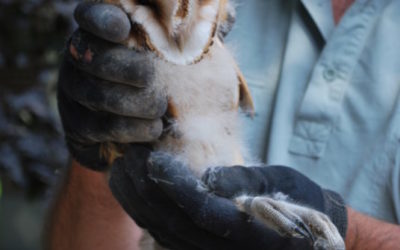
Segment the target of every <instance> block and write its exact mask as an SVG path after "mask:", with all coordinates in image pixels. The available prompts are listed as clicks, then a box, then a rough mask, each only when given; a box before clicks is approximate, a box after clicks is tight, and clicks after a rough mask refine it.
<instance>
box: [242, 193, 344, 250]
mask: <svg viewBox="0 0 400 250" xmlns="http://www.w3.org/2000/svg"><path fill="white" fill-rule="evenodd" d="M236 203H237V204H238V207H239V209H240V210H242V211H243V212H246V213H248V214H251V215H253V216H255V217H256V218H258V219H260V220H261V221H262V222H263V223H265V224H266V225H267V226H268V227H269V228H271V229H273V230H274V231H276V232H278V233H279V234H281V235H283V236H291V237H296V238H306V239H308V240H309V241H310V242H311V243H312V244H313V246H314V249H326V250H342V249H343V250H344V249H345V245H344V242H343V239H342V237H341V236H340V234H339V232H338V230H337V229H336V227H335V225H334V224H333V223H332V222H331V221H330V219H329V217H328V216H326V215H325V214H323V213H320V212H318V211H316V210H313V209H310V208H306V207H302V206H299V205H296V204H293V203H290V202H288V201H285V200H283V199H273V198H271V197H265V196H258V197H249V196H241V197H239V198H237V199H236Z"/></svg>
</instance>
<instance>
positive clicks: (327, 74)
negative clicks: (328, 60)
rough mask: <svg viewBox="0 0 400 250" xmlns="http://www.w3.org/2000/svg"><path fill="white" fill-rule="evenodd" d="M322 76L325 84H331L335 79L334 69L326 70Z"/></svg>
mask: <svg viewBox="0 0 400 250" xmlns="http://www.w3.org/2000/svg"><path fill="white" fill-rule="evenodd" d="M322 74H323V76H324V79H325V80H326V81H327V82H332V81H333V80H335V79H336V71H335V70H334V69H331V68H327V69H325V70H324V72H323V73H322Z"/></svg>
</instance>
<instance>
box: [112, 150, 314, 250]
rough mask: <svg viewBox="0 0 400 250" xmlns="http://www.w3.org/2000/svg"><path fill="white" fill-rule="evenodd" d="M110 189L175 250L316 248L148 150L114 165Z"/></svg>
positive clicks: (130, 154) (134, 152)
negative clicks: (259, 218)
mask: <svg viewBox="0 0 400 250" xmlns="http://www.w3.org/2000/svg"><path fill="white" fill-rule="evenodd" d="M209 183H211V182H210V181H209ZM110 188H111V190H112V193H113V195H114V196H115V197H116V198H117V200H118V201H119V202H120V204H121V205H122V207H123V208H124V209H125V211H126V212H127V213H128V214H129V215H130V216H131V217H132V218H133V219H134V220H135V222H136V223H137V224H138V225H139V226H140V227H142V228H145V229H147V230H148V231H149V232H150V234H151V235H152V236H153V237H154V238H155V239H156V240H157V241H158V242H159V243H160V244H161V245H162V246H164V247H167V248H169V249H174V250H179V249H185V250H191V249H207V250H210V249H211V250H212V249H218V250H220V249H232V250H234V249H265V248H268V249H271V250H274V249H312V247H311V245H310V244H309V242H308V241H307V240H304V239H296V238H285V237H282V236H280V235H278V234H277V233H275V232H273V231H272V230H270V229H268V228H266V227H265V226H264V225H263V224H262V223H260V222H259V221H257V220H254V219H253V218H252V217H250V216H248V215H246V214H245V213H242V212H240V211H239V210H238V209H237V208H236V205H235V204H234V202H232V200H231V199H226V198H224V197H220V196H217V195H215V194H213V193H211V192H209V190H208V188H207V186H206V185H205V184H204V183H203V182H202V181H201V180H200V179H198V178H197V177H195V176H194V175H193V174H192V172H191V171H190V170H189V169H188V168H187V167H186V166H185V165H184V164H182V163H181V162H179V161H176V160H174V158H173V157H171V156H169V155H165V154H159V153H155V154H151V151H150V150H149V149H148V148H146V147H144V146H140V145H134V146H130V147H129V149H127V151H126V154H125V155H124V157H123V158H119V159H117V160H116V161H115V162H114V165H113V167H112V169H111V177H110Z"/></svg>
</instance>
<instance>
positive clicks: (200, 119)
mask: <svg viewBox="0 0 400 250" xmlns="http://www.w3.org/2000/svg"><path fill="white" fill-rule="evenodd" d="M103 2H106V3H111V4H115V5H117V6H119V7H120V8H122V9H123V10H124V11H125V12H126V13H127V15H128V16H129V17H130V20H131V24H132V31H131V33H130V36H129V38H128V39H127V40H126V41H124V44H125V45H126V46H128V47H129V48H132V49H134V50H137V51H145V52H146V53H148V52H149V51H150V52H151V53H153V54H154V55H155V56H154V64H155V69H156V73H155V84H154V87H155V88H156V91H163V92H164V93H166V94H167V96H168V98H169V108H168V114H169V117H170V124H171V126H170V127H171V129H170V130H169V132H168V133H166V134H165V135H164V136H162V138H161V139H160V140H159V141H157V142H156V143H155V148H156V150H158V151H162V152H167V153H169V154H171V155H173V156H174V157H176V158H177V160H180V161H183V162H185V163H186V164H187V165H188V166H189V167H190V168H191V170H192V171H193V172H194V173H195V174H197V175H198V176H201V175H202V173H204V171H205V170H206V169H207V168H209V167H213V166H234V165H245V164H246V159H248V158H249V157H248V153H247V152H246V148H245V145H244V143H243V140H242V136H241V127H240V116H239V112H238V109H239V108H241V109H242V110H243V111H244V112H246V113H248V114H250V115H252V114H253V112H254V111H253V110H254V107H253V101H252V98H251V95H250V92H249V88H248V86H247V84H246V81H245V79H244V77H243V75H242V74H241V72H240V70H239V68H238V66H237V65H236V63H235V60H234V58H233V57H232V55H231V53H230V52H229V51H228V49H226V48H225V46H224V44H223V42H222V41H221V37H220V34H221V33H224V32H226V31H227V30H229V28H230V25H231V24H232V18H233V16H234V8H233V6H232V3H230V2H229V1H228V0H103ZM104 148H105V149H104V152H105V153H104V154H105V155H108V158H109V159H110V161H112V160H113V159H114V158H115V157H116V156H118V153H116V152H114V151H115V147H113V146H110V145H109V144H108V145H105V147H104ZM249 200H250V201H251V202H250V203H249V202H248V201H249ZM235 202H236V204H237V206H238V208H239V209H240V210H242V211H243V212H246V213H249V214H250V215H252V216H254V217H255V218H258V219H260V220H261V221H262V222H263V223H265V224H266V226H268V227H270V228H272V229H274V230H276V231H277V232H280V233H283V234H285V235H290V236H293V237H304V235H302V233H299V231H302V230H303V231H307V232H305V233H309V234H311V235H312V237H313V238H315V241H314V246H315V247H321V246H323V247H324V248H325V249H344V248H345V247H344V243H343V240H342V238H341V236H340V234H339V232H338V230H337V229H336V227H335V226H334V225H333V223H332V222H331V221H330V220H329V218H328V217H327V216H325V215H324V214H322V213H319V212H317V211H315V210H313V209H310V208H306V207H302V206H300V205H298V204H294V203H291V202H290V201H288V200H287V199H286V198H285V196H284V195H279V194H275V195H273V196H269V197H266V196H263V197H249V196H241V197H237V198H236V199H235ZM295 221H303V222H304V224H303V225H307V226H304V227H303V228H298V227H293V225H295V224H296V223H294V222H295ZM300 227H301V226H300ZM142 248H143V249H155V245H152V244H150V245H149V244H148V245H146V246H144V245H143V246H142Z"/></svg>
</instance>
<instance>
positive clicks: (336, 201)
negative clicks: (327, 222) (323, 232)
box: [322, 189, 347, 239]
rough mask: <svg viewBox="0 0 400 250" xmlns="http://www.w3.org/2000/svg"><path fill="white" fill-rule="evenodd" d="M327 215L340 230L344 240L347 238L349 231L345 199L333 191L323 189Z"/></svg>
mask: <svg viewBox="0 0 400 250" xmlns="http://www.w3.org/2000/svg"><path fill="white" fill-rule="evenodd" d="M322 195H323V198H324V206H325V213H326V214H327V215H328V216H329V218H330V219H331V220H332V222H333V224H335V226H336V227H337V229H338V230H339V233H340V235H341V236H342V237H343V239H345V238H346V231H347V209H346V204H345V202H344V200H343V198H342V197H341V196H340V195H339V194H338V193H335V192H333V191H331V190H327V189H323V190H322Z"/></svg>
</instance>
